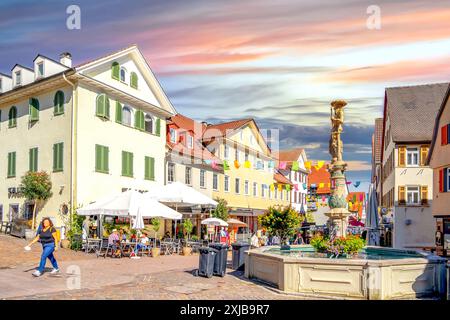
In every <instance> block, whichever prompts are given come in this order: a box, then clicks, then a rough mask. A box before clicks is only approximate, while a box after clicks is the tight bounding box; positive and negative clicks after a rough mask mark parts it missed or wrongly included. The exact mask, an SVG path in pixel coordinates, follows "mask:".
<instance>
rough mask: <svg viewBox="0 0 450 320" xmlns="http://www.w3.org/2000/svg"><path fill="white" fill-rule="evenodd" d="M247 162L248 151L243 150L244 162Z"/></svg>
mask: <svg viewBox="0 0 450 320" xmlns="http://www.w3.org/2000/svg"><path fill="white" fill-rule="evenodd" d="M248 160H249V154H248V150H245V154H244V161H248Z"/></svg>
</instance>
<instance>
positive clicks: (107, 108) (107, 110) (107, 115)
mask: <svg viewBox="0 0 450 320" xmlns="http://www.w3.org/2000/svg"><path fill="white" fill-rule="evenodd" d="M109 115H110V113H109V98H108V97H107V96H106V95H105V116H106V118H108V119H109Z"/></svg>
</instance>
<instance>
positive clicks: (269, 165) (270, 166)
mask: <svg viewBox="0 0 450 320" xmlns="http://www.w3.org/2000/svg"><path fill="white" fill-rule="evenodd" d="M267 166H268V167H269V168H273V167H275V163H274V162H273V161H272V160H271V161H269V163H268V164H267Z"/></svg>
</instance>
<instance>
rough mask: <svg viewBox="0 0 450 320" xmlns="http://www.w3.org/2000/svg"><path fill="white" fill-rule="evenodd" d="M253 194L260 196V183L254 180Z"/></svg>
mask: <svg viewBox="0 0 450 320" xmlns="http://www.w3.org/2000/svg"><path fill="white" fill-rule="evenodd" d="M253 196H254V197H257V196H258V184H257V183H256V182H253Z"/></svg>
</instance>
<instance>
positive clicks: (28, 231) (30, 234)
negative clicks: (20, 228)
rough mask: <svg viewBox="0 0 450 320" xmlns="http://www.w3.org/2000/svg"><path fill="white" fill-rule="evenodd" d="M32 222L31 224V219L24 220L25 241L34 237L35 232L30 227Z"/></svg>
mask: <svg viewBox="0 0 450 320" xmlns="http://www.w3.org/2000/svg"><path fill="white" fill-rule="evenodd" d="M32 224H33V221H32V220H28V221H27V222H26V229H25V239H26V240H27V241H30V240H33V239H34V238H35V237H36V233H35V232H34V230H33V229H32Z"/></svg>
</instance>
